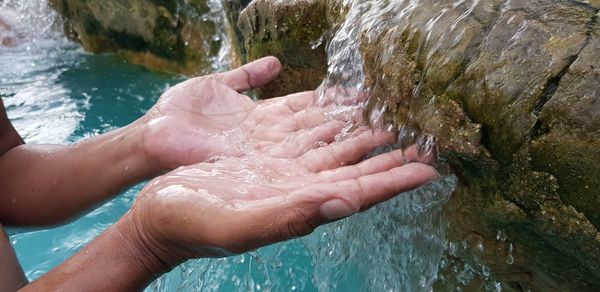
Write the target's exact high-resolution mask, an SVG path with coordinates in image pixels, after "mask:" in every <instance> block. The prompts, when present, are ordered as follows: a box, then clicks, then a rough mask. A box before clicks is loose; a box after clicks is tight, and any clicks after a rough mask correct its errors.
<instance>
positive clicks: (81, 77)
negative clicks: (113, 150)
mask: <svg viewBox="0 0 600 292" xmlns="http://www.w3.org/2000/svg"><path fill="white" fill-rule="evenodd" d="M25 2H27V1H25ZM25 2H21V3H25ZM30 3H33V2H30ZM38 5H39V4H38ZM0 7H2V6H1V5H0ZM36 7H37V6H36ZM36 7H34V8H36ZM26 8H31V7H26ZM37 8H38V9H37V10H36V9H33V10H32V9H29V10H27V11H29V12H28V13H32V12H31V11H34V12H35V13H38V14H39V15H44V16H48V17H50V16H52V12H51V11H49V10H48V9H47V7H37ZM1 11H2V10H0V14H1ZM24 11H25V10H22V11H20V12H19V11H17V12H18V13H25V12H24ZM35 19H36V21H37V22H36V23H37V24H36V25H35V26H34V27H35V30H34V31H29V32H28V34H27V35H28V37H26V38H25V39H24V40H23V41H22V44H20V45H18V46H16V47H12V48H0V64H2V67H0V96H2V98H3V99H4V101H5V105H6V106H7V110H8V115H9V117H10V118H11V120H12V121H13V123H14V124H15V127H16V128H17V129H18V131H19V132H20V133H21V134H22V135H23V137H24V138H25V140H26V141H27V142H28V143H56V144H66V143H71V142H75V141H78V140H80V139H83V138H87V137H91V136H94V135H98V134H101V133H104V132H106V131H110V130H111V129H115V128H117V127H121V126H124V125H127V124H128V123H130V122H132V121H134V120H135V119H136V118H138V117H140V116H141V115H142V114H143V113H144V112H145V111H146V110H147V109H149V108H150V107H151V106H152V105H153V104H154V102H155V101H156V100H157V98H158V96H159V95H160V94H161V93H162V92H163V91H164V90H165V89H166V88H168V87H169V86H170V85H173V84H175V83H177V82H178V81H181V80H183V78H182V77H179V76H172V75H166V74H159V73H155V72H151V71H148V70H146V69H143V68H142V67H139V66H135V65H132V64H127V63H125V62H123V60H122V59H120V58H118V57H116V56H114V55H90V54H86V53H84V52H83V51H82V50H81V49H80V48H79V47H78V46H77V45H76V44H73V43H71V42H69V41H67V40H65V39H64V38H63V37H62V35H61V34H60V33H56V32H55V30H53V29H52V24H51V21H48V20H47V19H45V18H42V19H39V18H35ZM23 29H24V30H27V28H26V27H24V28H23ZM215 67H216V68H219V67H222V66H215ZM454 183H455V178H454V177H451V176H450V177H446V178H444V179H443V180H441V181H439V182H437V183H435V184H432V185H430V186H427V187H425V188H422V189H419V190H417V191H414V192H411V193H407V194H402V195H400V196H398V197H397V198H396V199H394V200H391V201H389V202H387V203H385V204H382V205H380V206H377V207H376V208H373V209H372V210H370V211H368V212H365V213H363V214H360V215H358V216H354V217H352V218H349V219H347V220H344V221H341V222H339V223H336V224H333V225H330V226H326V227H322V228H319V229H318V230H317V231H316V232H314V233H313V234H312V235H310V236H308V237H307V238H303V239H301V240H293V241H290V242H286V243H282V244H277V245H274V246H270V247H266V248H263V249H260V250H258V251H256V252H253V253H249V254H244V255H240V256H236V257H230V258H227V259H217V260H193V261H189V262H188V263H186V264H184V265H182V266H180V267H178V268H177V269H175V270H174V271H172V272H171V273H169V274H168V275H165V276H164V277H162V278H160V279H158V280H157V281H156V282H155V283H153V284H152V285H151V286H150V287H149V288H148V290H149V291H263V290H264V291H410V290H413V291H419V290H428V288H429V287H431V284H432V283H433V281H435V279H437V271H438V267H439V266H440V263H441V261H442V254H443V251H444V249H445V247H446V241H445V230H446V224H447V222H445V220H444V216H443V212H442V208H441V205H442V204H443V202H445V201H446V200H447V198H448V196H449V192H450V191H451V190H452V187H453V185H454ZM139 189H140V186H136V187H133V188H131V189H130V190H127V191H125V192H124V193H123V194H121V195H119V196H117V197H116V198H115V199H113V200H111V201H109V202H107V203H105V204H104V205H102V206H99V207H98V208H97V209H95V210H94V211H92V212H91V213H89V214H87V215H85V216H83V217H82V218H80V219H78V220H76V221H74V222H72V223H70V224H67V225H64V226H61V227H57V228H53V229H48V230H14V229H12V230H10V233H11V234H12V235H11V241H12V243H13V245H14V246H15V249H16V251H17V256H18V257H19V260H20V262H21V264H22V265H23V268H24V270H25V272H26V275H27V277H28V278H29V279H30V280H34V279H36V278H38V277H40V276H41V275H43V274H44V273H46V272H47V271H49V270H50V269H52V268H53V267H55V266H57V265H59V264H60V263H61V262H62V261H64V260H65V259H67V258H68V257H70V256H72V255H73V254H74V253H76V252H77V251H78V250H79V249H81V248H82V247H83V246H85V245H86V244H87V243H88V242H90V241H91V240H93V239H94V238H95V237H96V236H98V235H99V234H100V233H101V232H102V231H103V230H105V229H106V228H107V227H108V226H110V225H111V224H112V223H114V222H115V221H116V220H117V219H118V218H119V217H120V216H122V214H124V213H125V212H126V210H127V209H128V208H129V206H130V205H131V203H132V201H133V200H134V198H135V195H136V194H137V192H138V191H139ZM33 211H35V210H33Z"/></svg>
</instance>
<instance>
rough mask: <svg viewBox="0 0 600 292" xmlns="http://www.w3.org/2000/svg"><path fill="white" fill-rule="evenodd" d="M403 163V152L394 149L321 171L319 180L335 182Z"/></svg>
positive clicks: (385, 169) (388, 168) (381, 170)
mask: <svg viewBox="0 0 600 292" xmlns="http://www.w3.org/2000/svg"><path fill="white" fill-rule="evenodd" d="M407 153H408V152H407ZM404 163H405V152H404V151H402V150H394V151H391V152H388V153H385V154H381V155H377V156H375V157H373V158H370V159H367V160H365V161H363V162H361V163H359V164H356V165H350V166H344V167H340V168H336V169H332V170H326V171H322V172H320V173H319V180H320V181H323V182H336V181H341V180H348V179H355V178H358V177H361V176H365V175H370V174H373V173H378V172H383V171H388V170H390V169H392V168H394V167H399V166H402V165H404Z"/></svg>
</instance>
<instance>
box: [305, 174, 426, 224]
mask: <svg viewBox="0 0 600 292" xmlns="http://www.w3.org/2000/svg"><path fill="white" fill-rule="evenodd" d="M436 176H437V172H436V170H435V169H434V168H433V167H431V166H429V165H426V164H422V163H410V164H407V165H404V166H401V167H396V168H392V169H390V170H388V171H385V172H379V173H375V174H370V175H366V176H361V177H359V178H357V179H351V180H345V181H341V182H336V183H330V184H326V185H323V186H322V187H321V188H317V189H315V190H314V191H316V192H318V193H320V194H322V195H321V196H322V198H323V200H324V201H323V203H322V204H320V206H319V211H320V214H321V216H322V217H323V218H324V219H325V220H337V219H340V218H344V217H347V216H350V215H352V214H354V213H356V212H360V211H364V210H367V209H369V208H371V207H372V206H373V205H375V204H378V203H381V202H383V201H386V200H389V199H391V198H393V197H395V196H396V195H398V194H399V193H403V192H406V191H409V190H412V189H415V188H417V187H419V186H421V185H423V184H426V183H427V182H430V181H431V180H433V179H435V178H436Z"/></svg>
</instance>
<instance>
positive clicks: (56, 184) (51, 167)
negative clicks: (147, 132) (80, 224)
mask: <svg viewBox="0 0 600 292" xmlns="http://www.w3.org/2000/svg"><path fill="white" fill-rule="evenodd" d="M139 131H140V130H139V129H138V128H137V127H136V126H135V124H133V125H131V126H128V127H126V128H122V129H118V130H115V131H112V132H109V133H106V134H104V135H100V136H98V137H95V138H91V139H87V140H84V141H82V142H79V143H77V144H74V145H69V146H51V145H20V146H17V147H15V148H13V149H11V150H10V151H8V152H7V153H6V154H4V155H2V156H1V157H0V190H2V193H0V221H1V222H2V223H3V224H5V225H12V226H44V225H53V224H57V223H60V222H63V221H65V220H67V219H70V218H72V217H73V216H75V215H78V214H80V213H81V212H84V211H86V210H88V209H89V208H91V207H93V206H95V205H96V204H98V203H100V202H103V201H105V200H107V199H109V198H110V197H111V196H113V195H114V194H116V193H118V192H119V191H120V190H122V189H123V188H124V187H126V186H129V185H131V184H134V183H136V182H139V181H142V180H144V179H147V178H149V177H151V176H153V175H156V174H157V172H158V170H157V168H156V167H155V166H154V165H153V164H152V162H150V161H147V159H146V158H145V156H144V154H143V151H142V150H141V149H140V139H141V138H139V137H138V135H140V134H139Z"/></svg>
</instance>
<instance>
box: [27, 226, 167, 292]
mask: <svg viewBox="0 0 600 292" xmlns="http://www.w3.org/2000/svg"><path fill="white" fill-rule="evenodd" d="M139 236H140V235H139V232H138V231H137V230H136V229H135V226H134V225H133V224H131V222H130V221H129V219H128V216H127V215H125V216H124V217H123V218H121V220H119V222H117V223H116V224H115V225H113V226H111V227H110V228H109V229H107V230H106V231H105V232H104V233H103V234H101V235H100V236H99V237H98V238H96V239H95V240H94V241H92V242H91V243H90V244H88V245H87V246H86V247H85V248H84V249H82V250H81V251H80V252H78V253H77V254H76V255H74V256H73V257H71V258H70V259H68V260H67V261H66V262H64V263H62V264H61V265H60V266H58V267H57V268H55V269H53V270H52V271H50V272H48V273H47V274H45V275H44V276H42V277H41V278H39V279H38V280H36V281H34V282H33V283H31V284H29V285H27V286H26V287H24V288H23V289H22V290H21V291H138V290H142V289H143V288H144V287H145V286H147V285H148V284H149V283H150V282H151V281H152V280H154V279H155V278H157V277H158V276H160V275H161V274H162V273H165V272H168V271H169V270H170V269H171V268H172V267H173V266H170V265H166V264H164V263H163V262H162V261H160V260H159V259H158V258H157V257H155V256H154V255H153V253H152V252H151V251H150V250H149V249H148V248H147V247H146V246H144V244H143V243H142V242H143V241H142V240H140V239H139Z"/></svg>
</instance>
